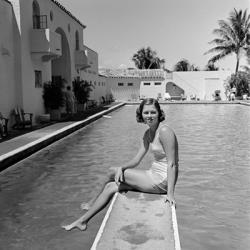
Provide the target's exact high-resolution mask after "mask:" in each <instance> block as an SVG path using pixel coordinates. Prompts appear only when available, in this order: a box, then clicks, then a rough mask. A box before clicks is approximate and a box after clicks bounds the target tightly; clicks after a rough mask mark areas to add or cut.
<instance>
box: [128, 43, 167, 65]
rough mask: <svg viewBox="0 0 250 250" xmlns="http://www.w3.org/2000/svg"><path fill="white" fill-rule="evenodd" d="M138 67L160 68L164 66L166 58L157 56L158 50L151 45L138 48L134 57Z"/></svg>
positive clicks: (133, 59)
mask: <svg viewBox="0 0 250 250" xmlns="http://www.w3.org/2000/svg"><path fill="white" fill-rule="evenodd" d="M132 61H134V63H135V66H136V67H137V68H138V69H160V68H162V67H163V66H164V63H165V60H164V59H160V58H159V57H157V53H156V51H154V50H152V49H151V48H150V47H147V48H142V49H140V50H138V51H137V52H136V53H135V54H134V55H133V58H132Z"/></svg>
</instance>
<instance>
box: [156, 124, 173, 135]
mask: <svg viewBox="0 0 250 250" xmlns="http://www.w3.org/2000/svg"><path fill="white" fill-rule="evenodd" d="M159 135H160V136H175V133H174V130H173V129H172V128H170V127H169V126H168V125H167V124H163V125H161V126H160V128H159Z"/></svg>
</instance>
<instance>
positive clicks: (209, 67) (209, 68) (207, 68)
mask: <svg viewBox="0 0 250 250" xmlns="http://www.w3.org/2000/svg"><path fill="white" fill-rule="evenodd" d="M204 70H205V71H218V70H219V68H218V67H216V66H215V65H214V63H213V62H209V63H208V64H207V65H206V66H205V69H204Z"/></svg>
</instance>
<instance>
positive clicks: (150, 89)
mask: <svg viewBox="0 0 250 250" xmlns="http://www.w3.org/2000/svg"><path fill="white" fill-rule="evenodd" d="M148 83H150V85H145V84H148ZM155 83H161V85H155ZM165 89H166V83H165V81H164V80H163V79H162V80H157V79H154V80H152V79H150V80H148V81H147V80H143V81H141V85H140V97H141V98H145V97H146V98H150V97H151V98H157V97H158V96H159V95H161V97H162V98H163V97H164V93H165Z"/></svg>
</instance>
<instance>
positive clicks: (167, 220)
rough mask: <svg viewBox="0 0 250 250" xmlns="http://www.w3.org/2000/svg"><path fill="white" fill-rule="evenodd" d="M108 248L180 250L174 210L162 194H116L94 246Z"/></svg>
mask: <svg viewBox="0 0 250 250" xmlns="http://www.w3.org/2000/svg"><path fill="white" fill-rule="evenodd" d="M107 249H109V250H129V249H133V250H147V249H148V250H151V249H157V250H163V249H164V250H180V249H181V248H180V242H179V234H178V225H177V220H176V212H175V208H174V207H173V206H172V207H170V206H169V204H168V203H165V202H164V196H161V195H155V194H145V193H139V192H128V193H126V194H120V193H117V194H115V196H114V197H113V199H112V201H111V204H110V206H109V208H108V211H107V213H106V215H105V217H104V219H103V222H102V225H101V227H100V229H99V232H98V233H97V235H96V238H95V241H94V243H93V245H92V247H91V250H107Z"/></svg>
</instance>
